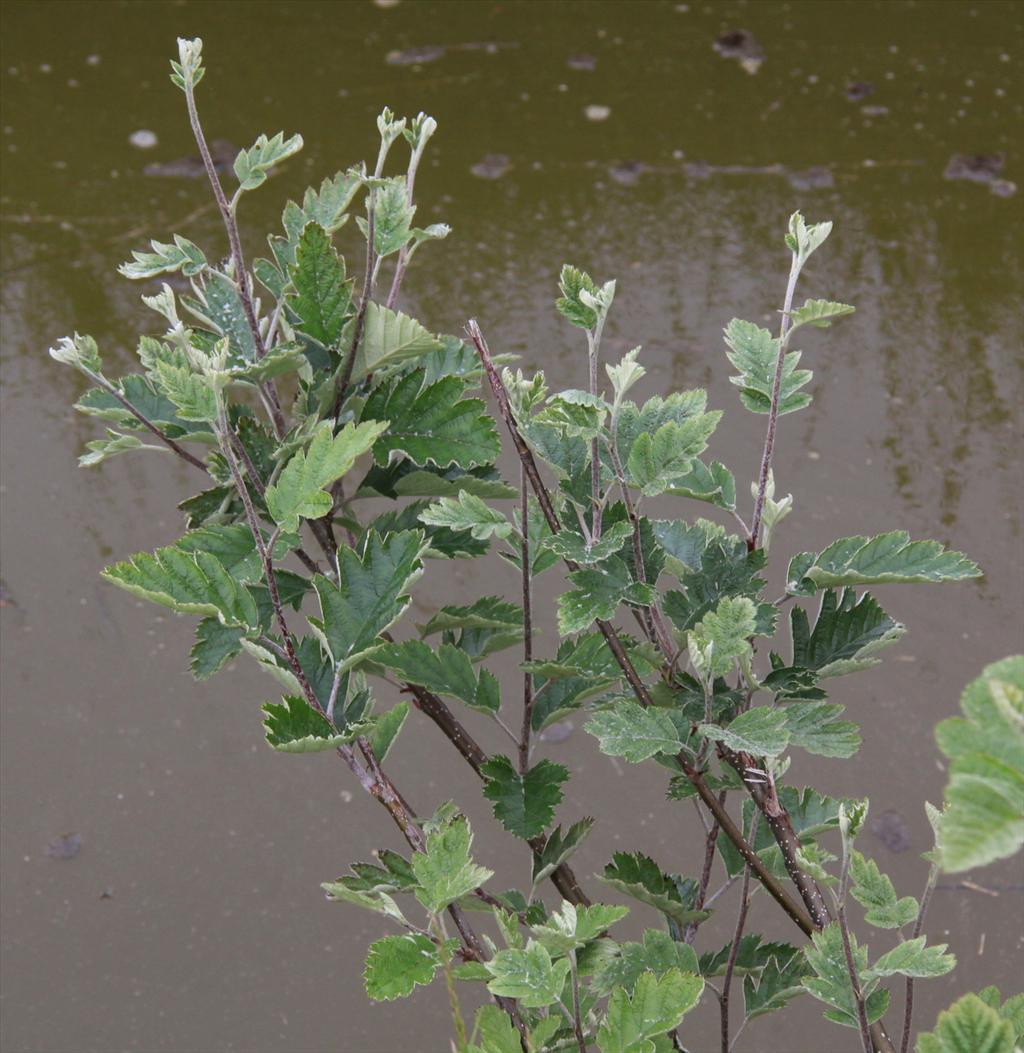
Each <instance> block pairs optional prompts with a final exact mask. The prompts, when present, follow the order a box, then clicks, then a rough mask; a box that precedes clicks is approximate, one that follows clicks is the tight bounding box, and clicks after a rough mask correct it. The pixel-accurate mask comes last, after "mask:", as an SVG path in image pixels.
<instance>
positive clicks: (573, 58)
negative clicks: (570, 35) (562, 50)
mask: <svg viewBox="0 0 1024 1053" xmlns="http://www.w3.org/2000/svg"><path fill="white" fill-rule="evenodd" d="M565 64H566V65H567V66H568V67H569V69H578V70H585V71H587V72H590V71H591V70H595V69H597V57H596V56H595V55H587V54H585V53H581V54H579V55H570V56H569V57H568V58H567V59H566V60H565Z"/></svg>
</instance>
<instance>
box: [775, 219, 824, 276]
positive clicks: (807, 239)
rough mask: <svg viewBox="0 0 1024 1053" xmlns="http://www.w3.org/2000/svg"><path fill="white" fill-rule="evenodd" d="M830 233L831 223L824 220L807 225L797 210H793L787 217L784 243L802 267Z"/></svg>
mask: <svg viewBox="0 0 1024 1053" xmlns="http://www.w3.org/2000/svg"><path fill="white" fill-rule="evenodd" d="M831 233H832V223H831V221H830V220H825V221H824V222H823V223H812V224H811V225H810V226H808V225H807V223H806V221H805V220H804V217H803V216H802V215H801V214H800V213H799V212H794V213H793V215H792V216H790V217H789V232H788V233H787V234H786V245H787V246H788V248H789V250H790V251H791V252H792V253H793V255H794V256H796V258H797V262H798V264H799V265H800V266H801V267H802V266H803V264H804V263H806V262H807V259H808V257H809V256H810V255H811V253H813V252H815V251H816V250H817V249H819V248H820V247H821V246H822V244H823V243H824V241H825V239H826V238H827V237H828V236H829V234H831Z"/></svg>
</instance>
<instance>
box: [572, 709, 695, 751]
mask: <svg viewBox="0 0 1024 1053" xmlns="http://www.w3.org/2000/svg"><path fill="white" fill-rule="evenodd" d="M587 731H589V732H590V734H591V735H593V736H594V737H595V738H597V739H598V741H599V742H600V743H601V752H602V753H606V754H608V756H609V757H624V758H625V759H626V760H627V761H630V762H631V763H633V764H637V763H639V762H640V761H643V760H647V758H648V757H653V756H654V754H656V753H667V754H669V755H670V756H671V755H673V754H676V753H678V752H679V751H680V750H681V749H682V748H683V744H682V743H681V742H680V741H679V731H678V730H677V729H676V726H675V724H674V723H673V722H672V719H671V718H670V717H669V716H668V714H667V713H665V712H664V711H663V710H660V709H655V708H653V707H649V708H644V707H643V706H641V705H640V704H639V703H638V702H634V701H633V700H632V699H619V700H617V701H615V702H613V703H612V705H611V706H610V707H609V708H608V709H602V710H598V711H597V712H596V713H595V714H594V715H593V716H592V717H591V718H590V720H589V721H588V723H587Z"/></svg>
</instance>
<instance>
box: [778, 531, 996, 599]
mask: <svg viewBox="0 0 1024 1053" xmlns="http://www.w3.org/2000/svg"><path fill="white" fill-rule="evenodd" d="M980 575H981V571H980V570H979V569H978V566H977V564H975V563H972V562H971V561H970V560H969V559H968V558H967V557H966V556H965V555H964V554H963V553H962V552H950V551H948V550H947V549H945V548H943V547H942V545H940V544H939V542H938V541H911V540H910V535H909V534H908V533H907V532H906V531H905V530H893V531H891V532H890V533H888V534H879V535H878V536H877V537H873V538H866V537H847V538H842V539H841V540H839V541H834V542H833V543H832V544H831V545H829V546H828V548H826V549H825V550H824V551H823V552H820V553H818V555H817V556H815V555H813V554H811V553H806V552H805V553H801V554H800V555H799V556H796V557H794V559H793V562H792V563H791V564H790V569H789V577H788V581H789V585H788V586H787V588H788V589H789V591H790V592H800V593H801V594H802V595H807V592H806V591H805V590H806V589H810V591H814V590H815V589H821V588H828V587H830V586H833V585H879V584H883V583H887V582H918V581H922V582H928V581H963V580H964V579H966V578H977V577H979V576H980Z"/></svg>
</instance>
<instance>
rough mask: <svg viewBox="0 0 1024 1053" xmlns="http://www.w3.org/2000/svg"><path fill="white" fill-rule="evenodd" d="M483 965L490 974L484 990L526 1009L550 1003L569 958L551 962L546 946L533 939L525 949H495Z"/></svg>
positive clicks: (556, 994)
mask: <svg viewBox="0 0 1024 1053" xmlns="http://www.w3.org/2000/svg"><path fill="white" fill-rule="evenodd" d="M484 965H485V967H486V968H487V971H488V972H489V973H490V974H491V977H492V979H491V980H490V981H489V982H488V984H487V990H488V991H490V992H491V994H494V995H499V996H501V997H505V998H515V999H517V1000H518V1001H519V1002H520V1003H521V1004H522V1005H523V1006H525V1007H526V1008H541V1007H543V1006H547V1005H551V1003H552V1002H554V1001H556V1000H557V999H558V998H559V996H560V995H561V993H562V988H563V987H564V986H565V979H566V977H567V976H568V974H569V960H568V959H567V958H561V959H559V960H558V961H557V962H552V960H551V955H550V954H548V952H547V949H546V948H545V947H544V946H543V945H542V944H540V943H538V942H536V941H535V940H530V942H529V943H528V944H527V945H526V947H525V949H521V948H518V947H510V948H509V949H508V950H504V951H498V953H497V954H496V955H495V956H494V957H493V958H492V959H491V960H490V961H489V962H485V963H484Z"/></svg>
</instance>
